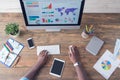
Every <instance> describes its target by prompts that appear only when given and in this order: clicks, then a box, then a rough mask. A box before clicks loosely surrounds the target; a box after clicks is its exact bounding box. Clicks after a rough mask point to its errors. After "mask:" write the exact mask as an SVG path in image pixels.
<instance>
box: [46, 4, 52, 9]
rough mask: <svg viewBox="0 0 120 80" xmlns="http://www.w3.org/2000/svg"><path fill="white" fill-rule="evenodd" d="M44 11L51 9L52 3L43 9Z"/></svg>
mask: <svg viewBox="0 0 120 80" xmlns="http://www.w3.org/2000/svg"><path fill="white" fill-rule="evenodd" d="M44 9H52V3H50V4H49V5H48V6H47V7H45V8H44Z"/></svg>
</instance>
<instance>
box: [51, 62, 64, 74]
mask: <svg viewBox="0 0 120 80" xmlns="http://www.w3.org/2000/svg"><path fill="white" fill-rule="evenodd" d="M63 66H64V62H61V61H58V60H54V63H53V66H52V69H51V73H54V74H57V75H61V72H62V68H63Z"/></svg>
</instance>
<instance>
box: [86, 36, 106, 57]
mask: <svg viewBox="0 0 120 80" xmlns="http://www.w3.org/2000/svg"><path fill="white" fill-rule="evenodd" d="M103 44H104V41H103V40H101V39H99V38H98V37H96V36H93V37H92V39H91V40H90V42H89V43H88V45H87V46H86V50H87V51H88V52H90V53H91V54H93V55H97V54H98V52H99V50H100V49H101V47H102V45H103Z"/></svg>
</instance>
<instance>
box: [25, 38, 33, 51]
mask: <svg viewBox="0 0 120 80" xmlns="http://www.w3.org/2000/svg"><path fill="white" fill-rule="evenodd" d="M27 42H28V46H29V49H32V48H34V47H35V46H34V43H33V39H32V38H28V39H27Z"/></svg>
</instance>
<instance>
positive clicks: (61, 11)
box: [23, 0, 81, 24]
mask: <svg viewBox="0 0 120 80" xmlns="http://www.w3.org/2000/svg"><path fill="white" fill-rule="evenodd" d="M23 3H24V5H25V11H26V15H27V21H28V24H77V23H78V21H79V14H80V7H81V0H73V1H71V0H63V1H62V0H24V1H23Z"/></svg>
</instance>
